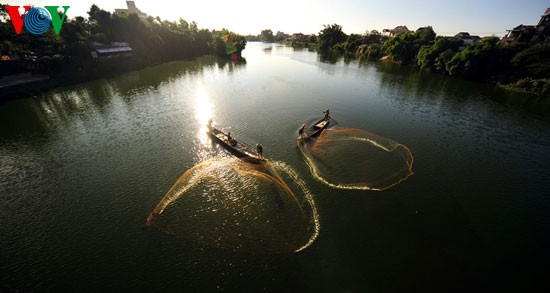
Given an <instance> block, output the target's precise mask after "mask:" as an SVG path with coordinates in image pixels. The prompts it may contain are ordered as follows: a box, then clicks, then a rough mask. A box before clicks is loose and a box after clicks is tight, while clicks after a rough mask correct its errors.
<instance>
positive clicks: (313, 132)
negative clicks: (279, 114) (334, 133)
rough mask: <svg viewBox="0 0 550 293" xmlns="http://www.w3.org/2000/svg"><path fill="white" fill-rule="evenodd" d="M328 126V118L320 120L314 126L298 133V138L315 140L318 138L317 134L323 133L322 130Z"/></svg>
mask: <svg viewBox="0 0 550 293" xmlns="http://www.w3.org/2000/svg"><path fill="white" fill-rule="evenodd" d="M329 124H330V118H328V119H325V118H323V119H321V120H319V121H317V122H315V124H313V125H311V127H309V128H306V129H305V131H304V132H303V133H300V135H299V136H298V138H315V137H318V136H319V134H321V132H322V131H323V129H326V128H327V127H328V125H329Z"/></svg>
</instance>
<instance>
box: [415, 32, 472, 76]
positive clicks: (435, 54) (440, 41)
mask: <svg viewBox="0 0 550 293" xmlns="http://www.w3.org/2000/svg"><path fill="white" fill-rule="evenodd" d="M462 43H463V42H462V40H460V39H457V38H452V37H451V38H449V37H437V38H435V42H434V44H433V45H431V46H430V45H424V46H422V47H421V48H420V51H419V52H418V55H417V61H416V64H417V65H418V66H419V67H420V69H423V70H428V71H441V72H445V64H446V63H447V62H448V61H449V60H450V59H451V58H452V56H453V55H454V53H455V52H458V48H459V47H460V46H462Z"/></svg>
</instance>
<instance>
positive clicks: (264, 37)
mask: <svg viewBox="0 0 550 293" xmlns="http://www.w3.org/2000/svg"><path fill="white" fill-rule="evenodd" d="M260 40H261V41H262V42H266V43H273V42H274V41H275V39H274V38H273V31H272V30H270V29H265V30H262V32H261V33H260Z"/></svg>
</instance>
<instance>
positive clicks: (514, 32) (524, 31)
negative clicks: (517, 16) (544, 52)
mask: <svg viewBox="0 0 550 293" xmlns="http://www.w3.org/2000/svg"><path fill="white" fill-rule="evenodd" d="M507 31H508V34H506V36H505V37H504V38H503V40H505V41H506V42H508V43H512V42H530V41H531V39H533V37H534V36H535V32H536V28H535V26H534V25H523V24H520V25H518V26H516V27H515V28H513V29H511V30H507Z"/></svg>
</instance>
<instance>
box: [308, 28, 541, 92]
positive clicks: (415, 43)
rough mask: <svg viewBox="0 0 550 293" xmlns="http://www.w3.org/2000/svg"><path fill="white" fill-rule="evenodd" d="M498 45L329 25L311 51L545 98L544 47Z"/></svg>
mask: <svg viewBox="0 0 550 293" xmlns="http://www.w3.org/2000/svg"><path fill="white" fill-rule="evenodd" d="M499 41H500V39H499V38H498V37H496V36H490V37H485V38H483V39H481V40H480V41H479V42H476V43H473V44H470V45H466V44H465V43H464V41H463V40H462V39H459V38H456V37H446V36H437V35H436V33H435V32H434V30H433V28H432V27H431V26H427V27H422V28H419V29H418V30H416V31H415V32H405V33H402V34H399V35H397V36H393V37H381V36H380V35H379V34H376V32H375V33H372V34H365V35H354V34H351V35H346V34H345V33H344V32H343V31H342V27H341V26H339V25H337V24H333V25H325V27H324V29H323V30H321V32H320V33H319V36H318V38H317V44H316V47H317V49H318V50H319V51H320V52H327V51H328V52H335V51H336V52H339V53H343V54H351V53H354V52H355V53H356V54H358V55H359V56H360V57H365V56H366V57H374V58H380V57H382V56H386V58H387V59H390V60H391V61H393V62H397V63H401V64H410V65H415V66H418V67H419V68H420V69H422V70H426V71H431V72H439V73H442V74H446V75H449V76H453V77H460V78H465V79H471V80H478V81H488V82H492V83H496V84H500V85H504V86H505V87H508V88H515V89H522V90H525V91H528V92H532V93H536V94H540V95H545V96H550V45H549V44H544V43H536V42H531V43H517V42H516V43H513V44H501V43H500V42H499Z"/></svg>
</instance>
